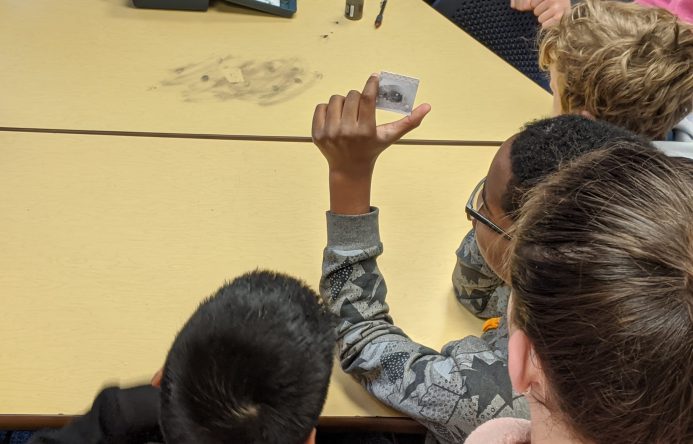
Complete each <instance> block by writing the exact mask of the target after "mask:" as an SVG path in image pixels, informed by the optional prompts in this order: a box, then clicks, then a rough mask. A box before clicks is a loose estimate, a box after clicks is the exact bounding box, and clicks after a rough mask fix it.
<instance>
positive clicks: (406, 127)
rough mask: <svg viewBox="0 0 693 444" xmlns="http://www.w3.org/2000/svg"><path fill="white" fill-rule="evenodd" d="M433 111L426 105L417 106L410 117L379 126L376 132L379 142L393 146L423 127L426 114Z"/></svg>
mask: <svg viewBox="0 0 693 444" xmlns="http://www.w3.org/2000/svg"><path fill="white" fill-rule="evenodd" d="M429 111H431V105H429V104H428V103H424V104H422V105H419V106H417V107H416V108H414V110H413V111H412V112H411V114H410V115H408V116H407V117H404V118H402V119H400V120H398V121H396V122H392V123H386V124H384V125H379V126H378V127H377V128H376V130H377V134H378V140H379V141H380V142H381V143H382V144H384V145H391V144H393V143H395V142H396V141H398V140H399V139H401V138H402V137H403V136H404V135H405V134H407V133H408V132H409V131H411V130H413V129H414V128H416V127H418V126H419V125H421V122H422V121H423V119H424V117H426V114H428V113H429Z"/></svg>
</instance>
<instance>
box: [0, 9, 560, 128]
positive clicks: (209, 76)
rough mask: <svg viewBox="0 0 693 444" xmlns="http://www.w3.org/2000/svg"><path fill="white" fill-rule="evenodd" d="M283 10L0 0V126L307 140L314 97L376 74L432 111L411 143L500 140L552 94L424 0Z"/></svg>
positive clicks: (544, 107) (545, 105) (536, 113)
mask: <svg viewBox="0 0 693 444" xmlns="http://www.w3.org/2000/svg"><path fill="white" fill-rule="evenodd" d="M298 6H299V10H298V12H297V14H296V15H295V16H294V18H291V19H287V18H282V17H276V16H272V15H268V14H264V13H261V12H256V11H253V10H250V9H245V8H241V7H236V6H229V5H227V4H225V3H223V2H216V3H215V4H214V6H213V7H212V8H211V9H210V10H209V11H207V12H190V11H162V10H146V9H136V8H134V7H132V6H131V5H130V4H129V2H128V1H127V0H72V1H54V0H35V1H31V2H28V1H24V0H5V1H3V2H0V60H2V66H3V69H1V70H0V97H1V98H2V106H1V107H0V127H4V128H8V127H13V128H44V129H45V128H50V129H68V130H91V131H133V132H164V133H186V134H225V135H263V136H285V137H306V136H309V135H310V121H311V115H312V112H313V109H314V107H315V105H316V104H317V103H319V102H322V101H327V100H328V99H329V97H330V95H331V94H336V93H340V94H346V93H347V92H348V91H349V89H361V88H362V86H363V84H364V83H365V80H366V78H367V77H368V76H369V75H370V74H371V73H372V72H374V71H381V70H383V71H391V72H396V73H401V74H405V75H409V76H412V77H417V78H419V79H420V81H421V83H420V87H419V92H418V96H417V102H418V103H422V102H429V103H431V104H432V106H433V112H432V114H431V115H430V117H429V118H428V119H427V123H426V125H425V126H424V127H421V128H419V129H418V130H416V131H414V132H413V133H411V134H410V135H409V136H408V138H409V139H421V140H429V139H432V140H458V141H502V140H505V139H506V138H507V137H508V136H510V135H511V134H513V133H514V132H516V131H517V129H518V128H519V127H520V126H521V125H522V124H523V123H525V122H526V121H528V120H531V119H535V118H538V117H541V116H543V115H544V114H547V113H549V111H550V108H551V98H550V95H549V94H547V93H546V92H545V91H543V90H542V89H541V88H539V87H538V86H536V85H535V84H534V83H532V82H531V81H530V80H528V79H527V78H526V77H525V76H523V75H522V74H521V73H519V72H518V71H516V70H515V69H514V68H512V67H511V66H510V65H508V64H506V63H505V62H504V61H502V60H501V59H500V58H498V57H497V56H496V55H494V54H493V53H492V52H491V51H489V50H487V49H486V48H484V47H483V46H482V45H481V44H479V43H477V42H476V41H475V40H473V39H472V38H471V37H469V36H468V35H467V34H465V33H464V32H463V31H461V30H460V29H459V28H457V26H455V25H454V24H452V23H451V22H449V21H448V20H447V19H446V18H445V17H443V16H442V15H440V14H439V13H438V12H436V11H435V10H433V9H432V8H431V7H430V6H428V5H427V4H426V3H425V2H423V1H422V0H397V1H391V2H389V3H388V5H387V8H386V12H385V18H384V22H383V25H382V27H381V28H380V29H377V30H376V29H375V28H374V26H373V20H374V18H375V16H376V14H377V10H378V2H376V1H367V2H366V5H365V12H364V16H363V19H362V20H360V21H350V20H347V19H345V18H344V15H343V11H344V0H299V1H298Z"/></svg>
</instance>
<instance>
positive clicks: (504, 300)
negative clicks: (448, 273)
mask: <svg viewBox="0 0 693 444" xmlns="http://www.w3.org/2000/svg"><path fill="white" fill-rule="evenodd" d="M452 286H453V288H454V289H455V296H456V297H457V300H458V301H459V303H460V304H462V306H463V307H464V308H466V309H467V310H469V311H470V312H472V313H473V314H475V315H476V316H478V317H480V318H482V319H488V318H494V317H501V316H505V312H506V310H507V307H508V297H510V287H508V286H507V285H505V284H504V283H503V280H502V279H501V278H499V277H498V276H497V275H496V273H494V272H493V270H491V268H490V267H489V266H488V265H487V264H486V261H485V260H484V257H483V256H482V255H481V252H480V251H479V245H478V244H477V243H476V232H475V231H474V230H473V229H472V230H470V231H469V233H467V235H466V236H465V237H464V239H463V240H462V243H461V244H460V247H459V248H458V249H457V263H456V264H455V269H454V270H453V272H452Z"/></svg>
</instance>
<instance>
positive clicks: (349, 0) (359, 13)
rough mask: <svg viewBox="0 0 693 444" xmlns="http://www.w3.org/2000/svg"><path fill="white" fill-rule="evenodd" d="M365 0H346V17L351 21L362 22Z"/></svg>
mask: <svg viewBox="0 0 693 444" xmlns="http://www.w3.org/2000/svg"><path fill="white" fill-rule="evenodd" d="M363 1H364V0H346V9H345V11H344V16H345V17H346V18H348V19H349V20H361V17H363Z"/></svg>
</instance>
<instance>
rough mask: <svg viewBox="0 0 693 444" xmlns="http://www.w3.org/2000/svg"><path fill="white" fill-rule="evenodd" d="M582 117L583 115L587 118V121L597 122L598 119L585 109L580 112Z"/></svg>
mask: <svg viewBox="0 0 693 444" xmlns="http://www.w3.org/2000/svg"><path fill="white" fill-rule="evenodd" d="M580 115H581V116H582V117H584V118H586V119H590V120H597V118H596V117H594V116H593V115H592V113H590V112H589V111H587V110H584V109H583V110H582V111H580Z"/></svg>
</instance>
